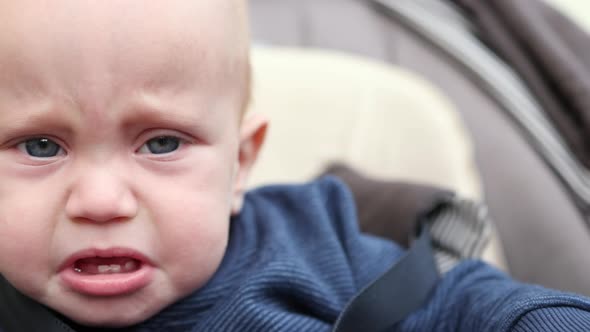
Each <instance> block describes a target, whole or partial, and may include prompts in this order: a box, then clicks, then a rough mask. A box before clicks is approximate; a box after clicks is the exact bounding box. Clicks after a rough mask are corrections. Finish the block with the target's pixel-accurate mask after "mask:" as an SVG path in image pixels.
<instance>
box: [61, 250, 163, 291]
mask: <svg viewBox="0 0 590 332" xmlns="http://www.w3.org/2000/svg"><path fill="white" fill-rule="evenodd" d="M59 271H60V272H59V274H60V276H61V280H62V281H63V283H64V286H65V287H67V288H69V289H70V290H73V291H75V292H77V293H81V294H85V295H90V296H119V295H124V294H129V293H133V292H135V291H138V290H140V289H142V288H144V287H146V286H147V285H149V284H150V283H151V280H152V278H153V275H154V266H153V264H152V263H151V262H150V261H149V260H148V259H147V258H146V257H145V256H143V255H142V254H140V253H139V252H137V251H134V250H131V249H125V248H112V249H107V250H97V249H89V250H84V251H80V252H78V253H76V254H74V255H72V256H70V258H69V259H67V260H66V261H65V262H64V263H63V264H62V265H61V268H60V269H59Z"/></svg>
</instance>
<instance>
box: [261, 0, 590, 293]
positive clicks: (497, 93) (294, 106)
mask: <svg viewBox="0 0 590 332" xmlns="http://www.w3.org/2000/svg"><path fill="white" fill-rule="evenodd" d="M250 12H251V26H252V37H253V42H254V45H255V47H254V49H253V59H252V62H253V68H254V96H253V104H252V107H253V108H254V109H255V110H256V111H258V112H262V113H266V114H268V116H269V117H270V118H271V126H270V130H269V140H268V144H267V146H266V147H265V148H264V150H263V153H262V156H261V161H260V164H259V165H258V168H257V169H256V170H255V173H254V179H253V182H252V185H253V186H256V185H260V184H265V183H276V182H296V181H302V180H308V179H311V178H313V177H314V176H317V175H318V174H319V173H321V172H322V171H323V170H324V169H325V168H326V167H327V165H329V164H330V163H331V162H333V161H339V162H343V163H345V164H346V165H348V166H350V167H353V168H354V169H356V170H359V171H361V172H363V173H364V174H367V175H370V176H373V177H375V178H379V179H393V180H395V179H403V180H406V181H412V182H416V183H423V184H429V185H436V186H440V187H444V188H450V189H452V190H454V191H456V192H457V193H459V194H460V195H462V196H464V197H468V198H472V199H475V200H479V201H483V202H485V203H486V204H487V205H488V206H489V213H490V215H491V216H492V218H493V219H494V221H495V224H496V234H495V235H494V237H493V238H494V241H492V242H493V243H494V246H495V248H494V251H495V255H496V256H495V258H492V259H495V260H496V262H497V265H499V266H501V267H502V268H504V269H506V270H507V271H508V272H509V273H510V274H511V275H512V276H514V277H515V278H517V279H519V280H523V281H526V282H532V283H538V284H542V285H545V286H548V287H552V288H557V289H561V290H566V291H575V292H578V293H582V294H585V295H590V278H589V277H588V276H590V232H589V229H588V226H589V224H588V219H589V217H590V216H589V213H590V208H589V207H590V174H589V173H588V165H590V162H589V161H590V157H589V156H590V148H589V145H590V130H589V128H590V114H589V112H590V101H589V100H588V98H589V97H590V38H589V37H588V35H587V31H590V2H588V1H583V0H550V1H549V0H547V1H546V2H541V1H537V0H519V1H512V0H510V1H508V0H498V1H483V0H482V1H462V0H250ZM584 29H588V30H584ZM587 96H589V97H587Z"/></svg>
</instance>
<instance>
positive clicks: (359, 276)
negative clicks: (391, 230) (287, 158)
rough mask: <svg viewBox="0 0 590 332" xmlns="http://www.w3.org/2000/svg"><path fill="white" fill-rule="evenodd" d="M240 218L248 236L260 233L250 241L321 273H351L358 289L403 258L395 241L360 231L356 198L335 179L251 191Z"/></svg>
mask: <svg viewBox="0 0 590 332" xmlns="http://www.w3.org/2000/svg"><path fill="white" fill-rule="evenodd" d="M240 219H241V220H240V222H241V223H243V226H246V227H249V228H250V230H249V231H248V232H253V231H252V230H253V229H255V230H256V231H255V232H256V233H257V234H252V235H251V237H256V238H257V239H258V241H259V242H260V247H261V248H262V247H264V248H266V250H269V251H272V252H274V253H275V254H274V255H278V254H279V253H285V254H286V255H289V256H290V257H291V259H293V257H299V258H300V259H303V260H305V261H306V265H308V266H309V265H310V264H314V263H317V266H316V267H315V268H317V269H320V270H322V269H324V268H325V267H327V266H331V268H333V269H335V270H338V271H340V272H341V273H342V272H343V271H344V270H347V271H348V273H349V274H351V276H352V277H353V279H354V280H355V284H356V285H357V286H358V287H361V286H364V284H366V283H368V282H370V281H371V279H372V278H374V277H375V276H377V275H379V274H380V273H381V272H382V271H384V270H385V269H386V268H387V267H388V266H389V265H391V264H392V263H393V261H394V260H395V259H396V258H397V257H399V256H400V255H401V254H402V250H401V249H400V247H398V246H397V245H396V244H394V243H393V242H391V241H388V240H384V239H381V238H377V237H372V236H368V235H364V234H362V233H361V232H360V230H359V226H358V219H357V212H356V208H355V205H354V200H353V197H352V194H351V193H350V191H349V189H348V187H347V186H346V185H345V184H344V183H343V182H341V181H340V180H339V179H338V178H336V177H333V176H325V177H322V178H320V179H318V180H316V181H313V182H309V183H306V184H301V185H273V186H267V187H262V188H259V189H256V190H253V191H251V192H250V193H248V194H247V195H246V199H245V204H244V209H243V211H242V213H241V217H240ZM271 244H272V245H271ZM270 246H272V247H273V248H270ZM326 261H329V262H330V264H326ZM325 272H327V273H328V274H332V272H331V271H325Z"/></svg>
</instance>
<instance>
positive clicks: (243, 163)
mask: <svg viewBox="0 0 590 332" xmlns="http://www.w3.org/2000/svg"><path fill="white" fill-rule="evenodd" d="M267 127H268V120H267V118H266V117H264V116H263V115H261V114H256V113H247V114H246V115H245V116H244V119H242V125H241V129H240V146H239V151H238V163H237V166H236V168H237V169H236V174H235V178H234V188H233V199H232V206H231V213H232V215H236V214H238V213H239V212H240V210H241V209H242V204H243V202H244V193H245V191H246V185H247V182H248V176H249V175H250V171H251V170H252V167H253V166H254V163H255V162H256V158H257V157H258V152H259V151H260V148H261V147H262V143H264V138H265V136H266V128H267Z"/></svg>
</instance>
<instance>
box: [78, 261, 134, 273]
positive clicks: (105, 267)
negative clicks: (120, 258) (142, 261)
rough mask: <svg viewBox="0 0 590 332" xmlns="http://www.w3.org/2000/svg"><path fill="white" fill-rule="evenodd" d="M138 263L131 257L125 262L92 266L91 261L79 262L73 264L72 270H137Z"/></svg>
mask: <svg viewBox="0 0 590 332" xmlns="http://www.w3.org/2000/svg"><path fill="white" fill-rule="evenodd" d="M138 264H139V263H138V262H137V261H136V260H133V259H131V260H127V261H125V264H101V265H94V267H93V266H92V265H93V264H92V263H81V265H80V266H74V271H75V272H77V273H90V274H109V273H127V272H132V271H135V270H137V268H138Z"/></svg>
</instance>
